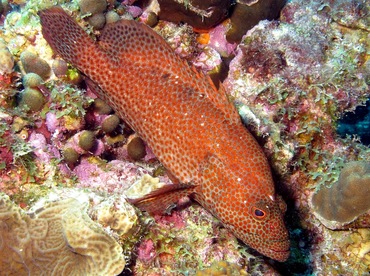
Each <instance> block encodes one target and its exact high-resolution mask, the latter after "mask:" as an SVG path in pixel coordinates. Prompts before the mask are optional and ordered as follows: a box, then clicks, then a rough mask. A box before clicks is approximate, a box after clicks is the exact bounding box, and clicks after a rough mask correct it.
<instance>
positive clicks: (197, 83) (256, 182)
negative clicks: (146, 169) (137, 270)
mask: <svg viewBox="0 0 370 276" xmlns="http://www.w3.org/2000/svg"><path fill="white" fill-rule="evenodd" d="M39 15H40V18H41V24H42V33H43V35H44V38H45V39H46V40H47V41H48V43H49V44H50V46H51V47H52V48H53V50H54V51H55V52H56V53H58V54H59V55H60V56H61V57H62V58H63V59H65V60H66V61H67V62H69V63H71V64H73V65H74V66H75V67H77V68H78V69H79V70H80V71H81V72H82V73H84V74H85V75H86V76H87V77H89V78H90V80H91V81H92V82H94V83H95V84H96V85H97V86H98V87H99V88H100V90H99V91H98V94H99V97H101V98H102V99H103V100H105V101H106V102H108V103H109V104H110V105H111V106H112V107H113V109H114V110H115V111H116V113H117V114H118V115H119V116H120V117H121V118H122V119H123V120H124V121H125V122H127V123H128V124H129V125H130V126H131V127H132V129H134V130H135V131H136V132H137V134H138V135H140V137H141V138H143V139H144V140H145V141H146V142H147V144H148V146H149V147H150V148H151V149H152V151H153V152H154V154H155V155H156V156H157V158H158V159H159V160H160V161H161V162H162V164H163V165H164V166H165V167H166V168H167V170H168V171H169V173H170V174H171V175H173V176H174V177H175V178H176V182H177V183H178V184H173V185H168V186H165V187H163V188H161V189H159V190H157V191H154V192H153V193H151V194H149V195H147V196H145V197H144V198H141V199H138V200H133V203H134V204H136V205H137V206H138V207H140V208H142V209H145V210H148V211H150V212H160V211H163V210H164V209H166V208H167V207H168V206H169V205H170V204H172V203H174V202H176V201H177V200H178V199H179V198H180V197H183V196H185V195H189V196H191V197H192V198H193V199H195V200H196V201H197V202H199V203H200V204H201V205H202V206H203V207H204V208H206V209H207V210H208V211H210V212H211V213H212V214H213V215H214V216H215V217H217V218H218V219H219V220H220V221H221V222H222V223H223V225H225V227H226V228H228V229H229V230H230V231H232V232H233V233H234V234H235V235H236V236H237V237H238V238H239V239H241V240H242V241H243V242H244V243H246V244H247V245H249V246H251V247H252V248H254V249H256V250H257V251H259V252H260V253H262V254H264V255H266V256H268V257H270V258H273V259H275V260H278V261H285V260H286V259H287V258H288V256H289V237H288V232H287V230H286V228H285V225H284V222H283V213H284V211H285V210H284V203H283V201H282V200H281V199H280V197H278V196H276V195H275V190H274V183H273V180H272V176H271V172H270V167H269V165H268V162H267V160H266V157H265V155H264V153H263V151H262V149H261V147H260V146H259V145H258V143H257V142H256V140H255V139H254V138H253V136H252V135H251V134H250V133H249V132H248V131H247V130H246V129H245V128H244V126H243V124H242V122H241V120H240V117H239V115H238V113H237V111H236V109H235V107H234V106H233V104H232V103H230V102H229V100H228V99H227V97H226V94H225V92H224V90H223V89H222V87H221V88H220V89H219V90H217V89H216V87H215V86H214V84H213V83H212V81H211V80H210V78H209V77H208V76H206V75H204V74H202V73H199V72H197V71H196V70H195V69H194V68H193V67H192V66H190V65H188V63H187V62H186V61H183V60H181V59H180V58H179V57H178V56H177V55H176V54H175V53H174V51H173V50H172V49H171V48H170V46H169V45H168V44H167V43H166V42H165V41H164V40H163V39H162V37H160V36H159V35H158V34H157V33H155V32H154V31H153V30H152V29H150V28H149V27H148V26H146V25H144V24H141V23H137V22H135V21H129V20H121V21H119V22H116V23H113V24H108V25H107V26H106V27H105V29H104V30H103V32H102V34H101V36H100V38H99V41H98V42H97V41H94V40H93V39H92V38H90V37H89V36H88V35H87V34H86V33H85V32H84V31H83V29H82V28H81V27H80V26H79V25H78V24H77V23H76V22H75V21H74V20H73V19H72V18H71V17H70V16H69V15H67V13H65V12H64V11H63V9H61V8H59V7H53V8H50V9H47V10H44V11H41V12H40V13H39Z"/></svg>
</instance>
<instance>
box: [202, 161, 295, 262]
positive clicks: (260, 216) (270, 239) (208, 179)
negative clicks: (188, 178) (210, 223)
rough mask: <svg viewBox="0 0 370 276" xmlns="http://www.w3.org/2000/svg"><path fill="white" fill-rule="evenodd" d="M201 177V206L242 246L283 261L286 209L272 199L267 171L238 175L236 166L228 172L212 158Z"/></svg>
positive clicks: (286, 237) (277, 198) (286, 243)
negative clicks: (219, 221)
mask: <svg viewBox="0 0 370 276" xmlns="http://www.w3.org/2000/svg"><path fill="white" fill-rule="evenodd" d="M212 159H213V160H212ZM212 163H213V165H212ZM268 170H269V168H268ZM240 171H242V170H240ZM203 177H204V182H203V185H202V193H203V195H202V197H201V199H200V201H201V204H202V205H203V204H204V205H205V206H206V208H207V209H209V210H210V211H211V213H212V214H213V215H214V216H216V217H217V218H218V219H219V220H221V222H222V223H223V225H224V226H225V227H226V228H228V229H229V230H230V231H231V232H232V233H233V234H234V235H235V236H236V237H237V238H239V239H240V240H241V241H243V242H244V243H245V244H247V245H248V246H250V247H252V248H253V249H255V250H257V251H258V252H260V253H261V254H263V255H265V256H267V257H269V258H271V259H274V260H277V261H280V262H283V261H286V260H287V258H288V257H289V246H290V241H289V235H288V231H287V229H286V227H285V224H284V220H283V216H284V213H285V211H286V205H285V202H284V201H283V199H282V198H281V197H280V196H277V195H275V191H274V185H273V181H272V177H271V173H270V171H268V173H267V175H266V172H263V173H259V172H255V173H253V175H251V174H250V173H247V174H245V173H244V174H242V173H241V174H238V170H235V166H230V168H228V166H227V163H225V162H222V161H221V160H219V159H217V158H215V157H212V158H210V163H209V164H208V166H207V168H206V170H204V175H203ZM202 200H203V202H204V203H202Z"/></svg>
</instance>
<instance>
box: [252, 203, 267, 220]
mask: <svg viewBox="0 0 370 276" xmlns="http://www.w3.org/2000/svg"><path fill="white" fill-rule="evenodd" d="M252 214H253V216H254V217H255V218H256V219H263V218H265V217H266V212H265V211H264V210H262V209H260V208H257V207H255V206H253V207H252Z"/></svg>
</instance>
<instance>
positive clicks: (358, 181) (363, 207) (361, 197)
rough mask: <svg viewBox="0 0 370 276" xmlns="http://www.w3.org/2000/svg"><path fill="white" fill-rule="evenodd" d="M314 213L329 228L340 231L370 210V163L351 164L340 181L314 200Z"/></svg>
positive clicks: (346, 166) (343, 172) (314, 196)
mask: <svg viewBox="0 0 370 276" xmlns="http://www.w3.org/2000/svg"><path fill="white" fill-rule="evenodd" d="M312 206H313V209H314V214H315V215H316V216H317V217H318V218H319V220H320V221H321V222H322V223H323V224H324V225H325V226H326V227H328V228H330V229H337V228H341V227H342V226H344V225H346V224H348V223H350V222H352V221H354V220H355V219H356V218H357V217H359V216H360V215H362V214H364V213H365V212H367V211H368V210H369V209H370V163H366V162H360V161H355V162H350V163H347V164H346V165H345V167H344V168H343V169H342V171H341V173H340V176H339V180H338V181H337V182H336V183H334V184H333V185H332V186H331V187H322V188H321V189H320V190H319V191H317V192H316V193H315V194H314V195H313V197H312Z"/></svg>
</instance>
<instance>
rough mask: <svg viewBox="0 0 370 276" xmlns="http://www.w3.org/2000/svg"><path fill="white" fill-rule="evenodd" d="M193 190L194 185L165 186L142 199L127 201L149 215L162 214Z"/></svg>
mask: <svg viewBox="0 0 370 276" xmlns="http://www.w3.org/2000/svg"><path fill="white" fill-rule="evenodd" d="M195 189H196V185H193V184H183V183H181V184H172V185H165V186H163V187H161V188H159V189H157V190H154V191H152V192H151V193H150V194H147V195H146V196H144V197H141V198H137V199H128V201H129V202H130V203H132V204H134V205H135V206H136V207H138V208H139V209H141V210H144V211H147V212H148V213H149V214H151V215H154V214H164V213H166V211H167V210H168V209H169V207H170V206H171V205H173V204H174V203H176V202H177V201H178V200H179V199H181V198H183V197H185V196H188V195H190V194H192V193H194V192H195Z"/></svg>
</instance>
